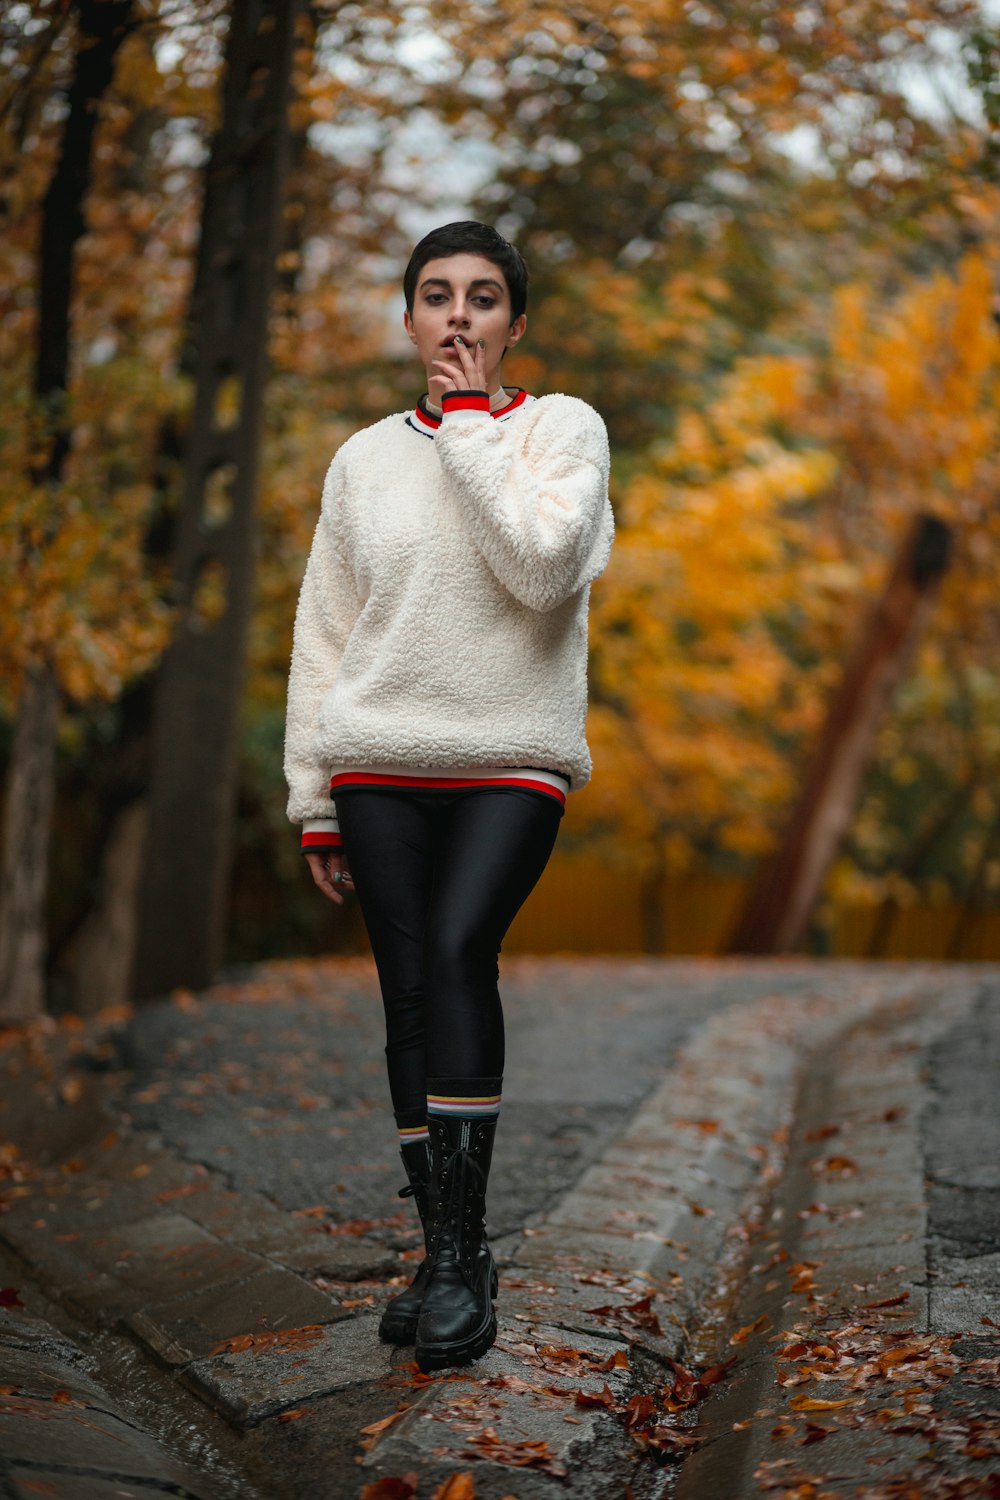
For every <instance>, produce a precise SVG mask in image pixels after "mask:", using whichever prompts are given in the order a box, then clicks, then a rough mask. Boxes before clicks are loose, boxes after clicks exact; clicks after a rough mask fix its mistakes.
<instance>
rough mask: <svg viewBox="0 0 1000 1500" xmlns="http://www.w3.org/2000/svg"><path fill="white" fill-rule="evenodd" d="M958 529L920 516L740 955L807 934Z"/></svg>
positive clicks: (739, 943)
mask: <svg viewBox="0 0 1000 1500" xmlns="http://www.w3.org/2000/svg"><path fill="white" fill-rule="evenodd" d="M950 549H951V533H950V531H949V529H948V527H947V526H946V525H945V524H944V522H943V521H940V520H938V519H936V518H935V517H934V516H926V515H924V516H917V517H916V519H915V521H914V523H913V525H912V527H911V528H910V530H909V532H908V533H907V535H906V537H905V539H904V541H903V545H902V547H901V549H900V552H899V554H898V556H897V559H896V564H895V567H894V568H893V571H892V574H891V576H890V578H889V580H888V582H887V584H886V587H885V590H884V591H883V594H882V596H881V598H880V599H879V600H878V601H877V603H876V605H875V608H874V610H873V611H872V613H871V615H870V617H869V619H868V621H867V622H866V624H865V627H864V629H863V631H862V634H861V636H860V638H859V640H858V642H857V644H856V646H855V649H854V652H853V654H852V656H851V658H850V660H849V661H848V663H847V666H846V667H845V669H844V676H843V679H842V680H841V685H840V689H839V691H838V692H837V694H836V696H835V698H834V700H833V702H832V704H831V706H830V709H829V712H828V713H827V717H826V721H825V723H824V725H823V729H822V731H821V733H820V738H819V745H818V746H817V749H816V753H815V756H814V758H813V762H812V765H811V766H810V768H809V770H808V773H807V775H806V778H805V782H804V784H803V788H802V794H801V796H800V798H799V801H798V804H797V806H796V808H795V810H794V812H793V814H792V818H791V822H790V824H789V827H788V830H787V832H786V834H785V836H784V838H783V840H782V841H781V843H780V844H779V846H778V849H777V852H776V854H775V856H774V858H773V859H772V860H771V861H770V863H769V864H768V865H767V866H766V867H765V869H764V871H763V873H762V875H761V877H760V879H759V880H758V881H757V883H756V884H755V885H754V886H753V888H752V889H751V891H750V895H749V897H748V899H747V904H746V906H745V908H744V910H743V913H742V915H741V917H740V919H739V921H738V923H737V926H736V929H735V931H734V933H733V936H732V938H731V940H730V944H729V949H730V952H733V953H787V952H790V951H791V950H792V949H794V948H795V946H796V945H797V944H798V942H799V941H800V940H801V937H802V934H803V932H804V931H805V927H806V924H807V922H808V920H809V917H810V914H811V912H812V910H813V907H814V906H815V904H816V901H817V899H818V897H819V894H820V891H821V890H822V887H823V881H824V880H825V878H826V873H827V871H828V870H829V868H830V865H831V863H832V861H833V859H834V857H835V855H836V852H837V849H838V848H839V846H840V843H841V841H842V839H843V838H844V836H845V834H846V833H847V830H848V828H849V827H850V823H851V818H852V817H853V815H854V809H855V806H856V804H857V799H858V794H859V792H860V790H861V782H862V778H863V776H864V772H865V769H866V767H867V765H868V761H869V759H870V756H871V750H872V745H873V743H874V739H875V732H876V729H877V728H878V724H879V721H880V720H881V717H882V715H883V713H884V712H885V709H886V708H887V707H888V704H889V702H890V699H891V697H892V693H893V690H894V689H895V686H896V683H897V682H898V680H899V677H900V675H901V673H902V671H903V668H904V666H905V663H906V660H907V658H908V656H909V653H910V651H911V649H912V647H913V645H914V642H915V641H916V638H917V636H918V635H919V632H920V628H921V626H922V624H923V621H924V619H925V617H926V614H927V611H928V609H929V608H930V604H931V601H932V599H933V596H934V591H935V588H936V586H937V584H938V583H939V582H940V580H941V577H942V574H943V573H944V572H945V569H946V568H947V566H948V561H949V556H950Z"/></svg>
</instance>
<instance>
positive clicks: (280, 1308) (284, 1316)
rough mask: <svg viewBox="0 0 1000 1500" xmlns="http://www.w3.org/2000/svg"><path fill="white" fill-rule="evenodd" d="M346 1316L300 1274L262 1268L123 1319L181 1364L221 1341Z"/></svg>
mask: <svg viewBox="0 0 1000 1500" xmlns="http://www.w3.org/2000/svg"><path fill="white" fill-rule="evenodd" d="M346 1317H350V1313H349V1312H345V1311H344V1310H343V1309H341V1308H339V1307H338V1306H337V1305H336V1303H334V1302H332V1301H331V1300H330V1298H329V1297H328V1296H326V1295H324V1293H323V1292H320V1291H317V1290H316V1288H315V1287H312V1286H310V1285H309V1284H308V1282H305V1281H303V1280H302V1279H301V1277H298V1276H295V1275H293V1274H292V1273H291V1272H290V1271H283V1270H280V1269H278V1268H275V1267H268V1268H267V1269H266V1270H262V1271H257V1272H256V1273H255V1274H254V1275H253V1276H250V1277H248V1278H247V1279H246V1280H244V1281H241V1282H239V1283H237V1284H235V1285H232V1286H215V1287H210V1288H208V1289H206V1290H204V1291H202V1292H196V1293H193V1294H191V1295H188V1296H185V1297H178V1298H174V1299H173V1300H172V1301H170V1302H164V1303H160V1304H159V1305H156V1306H150V1307H144V1308H141V1309H140V1310H139V1311H138V1312H134V1313H131V1314H130V1315H129V1316H128V1318H127V1319H126V1323H127V1325H128V1327H129V1328H130V1329H131V1330H132V1332H133V1333H134V1334H135V1335H136V1336H137V1337H138V1338H139V1339H141V1340H142V1342H143V1343H144V1344H145V1345H146V1346H147V1347H148V1348H150V1349H152V1350H153V1352H154V1353H155V1354H158V1355H159V1356H160V1358H161V1359H163V1360H165V1361H166V1362H167V1363H168V1364H171V1365H186V1364H190V1363H191V1361H192V1360H196V1359H205V1358H207V1357H208V1356H209V1355H210V1354H211V1352H212V1350H213V1349H214V1348H215V1347H216V1345H218V1344H220V1343H222V1342H223V1340H225V1339H230V1338H237V1337H239V1336H240V1335H243V1334H248V1333H249V1334H254V1333H261V1332H272V1331H273V1332H276V1331H280V1330H283V1329H289V1328H302V1327H304V1326H305V1325H306V1324H309V1323H335V1322H337V1321H339V1320H340V1319H342V1318H346Z"/></svg>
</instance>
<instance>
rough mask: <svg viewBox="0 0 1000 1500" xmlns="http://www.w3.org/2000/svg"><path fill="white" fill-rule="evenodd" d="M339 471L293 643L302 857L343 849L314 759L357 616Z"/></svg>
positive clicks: (295, 805) (296, 809) (292, 797)
mask: <svg viewBox="0 0 1000 1500" xmlns="http://www.w3.org/2000/svg"><path fill="white" fill-rule="evenodd" d="M342 478H343V476H342V467H341V464H340V463H339V461H338V459H337V458H335V459H334V460H333V463H332V464H331V465H330V468H329V470H328V472H327V476H326V483H325V484H324V486H323V508H322V510H321V512H320V517H319V520H318V522H317V524H316V532H315V535H314V536H313V543H312V549H311V551H310V553H309V561H308V563H307V564H306V571H305V577H304V578H303V580H302V589H301V592H300V594H299V603H298V609H297V610H296V614H295V630H294V634H293V638H292V664H291V668H290V671H289V674H288V706H287V712H286V716H285V778H286V780H287V782H288V790H289V797H288V816H289V818H290V820H291V821H292V822H293V823H301V824H303V835H302V852H303V853H308V852H311V851H313V850H317V851H320V852H328V851H331V850H335V849H339V847H340V834H339V832H338V830H337V823H336V818H335V817H334V810H333V804H332V803H331V801H330V784H329V776H330V772H329V768H328V767H327V766H325V765H323V764H321V763H320V761H319V759H318V758H317V755H316V751H315V748H314V746H315V740H316V731H317V727H318V724H319V713H320V708H321V706H322V704H323V700H324V698H325V697H326V695H327V693H328V692H329V691H330V688H331V687H332V685H333V681H334V679H335V677H336V675H337V670H338V668H339V666H340V660H341V657H342V656H343V652H344V646H345V644H346V642H347V638H348V636H349V635H350V633H351V629H352V627H353V625H354V622H355V620H356V619H357V617H358V614H359V612H360V605H359V602H358V597H357V590H356V587H355V583H354V578H353V575H352V574H351V571H350V569H349V568H348V566H347V564H346V562H345V561H344V559H343V557H342V556H341V554H340V550H339V548H338V547H337V545H336V524H337V522H336V511H337V501H338V499H339V493H340V485H341V483H342Z"/></svg>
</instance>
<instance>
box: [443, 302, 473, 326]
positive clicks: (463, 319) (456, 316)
mask: <svg viewBox="0 0 1000 1500" xmlns="http://www.w3.org/2000/svg"><path fill="white" fill-rule="evenodd" d="M448 321H449V323H453V324H454V325H455V327H456V328H468V326H469V313H468V309H467V308H466V306H465V303H464V302H463V301H462V300H461V299H458V300H457V301H456V302H455V303H454V305H453V306H452V309H451V316H450V317H449V319H448Z"/></svg>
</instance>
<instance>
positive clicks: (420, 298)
mask: <svg viewBox="0 0 1000 1500" xmlns="http://www.w3.org/2000/svg"><path fill="white" fill-rule="evenodd" d="M526 321H527V319H526V318H525V317H524V315H523V314H522V315H521V317H519V318H516V319H515V320H514V321H513V323H512V322H511V316H510V292H509V291H508V290H507V283H506V281H505V280H504V274H503V272H502V271H501V270H500V267H499V266H495V265H494V264H493V262H492V261H491V260H485V259H484V258H483V256H481V255H468V254H462V255H447V256H442V257H441V258H440V259H439V260H429V261H428V262H427V264H426V265H425V266H424V267H423V269H422V270H421V272H420V276H419V278H418V280H417V289H416V292H415V294H414V298H413V312H412V314H411V313H410V312H408V311H407V312H406V313H404V314H403V322H404V324H405V325H406V331H407V333H408V334H409V335H410V338H411V339H412V340H413V342H414V344H415V345H416V347H417V352H418V353H419V355H420V358H421V360H422V361H423V365H424V368H425V370H426V371H427V373H428V379H429V378H430V376H431V375H432V374H433V373H436V372H434V371H433V370H432V362H433V361H434V360H447V361H450V360H452V359H454V357H455V355H454V347H453V346H454V342H455V335H456V334H460V335H461V337H462V339H463V340H464V341H465V344H466V346H467V347H471V348H473V349H474V348H476V347H477V346H478V344H479V340H480V339H484V340H485V343H486V348H485V350H484V355H485V367H486V377H487V389H488V390H489V391H491V392H492V391H495V390H497V389H498V387H499V385H500V360H501V359H502V358H503V355H504V352H505V351H506V350H507V349H512V348H513V347H514V345H515V344H516V343H517V341H518V339H519V338H520V337H521V335H522V334H523V332H524V328H525V323H526Z"/></svg>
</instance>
